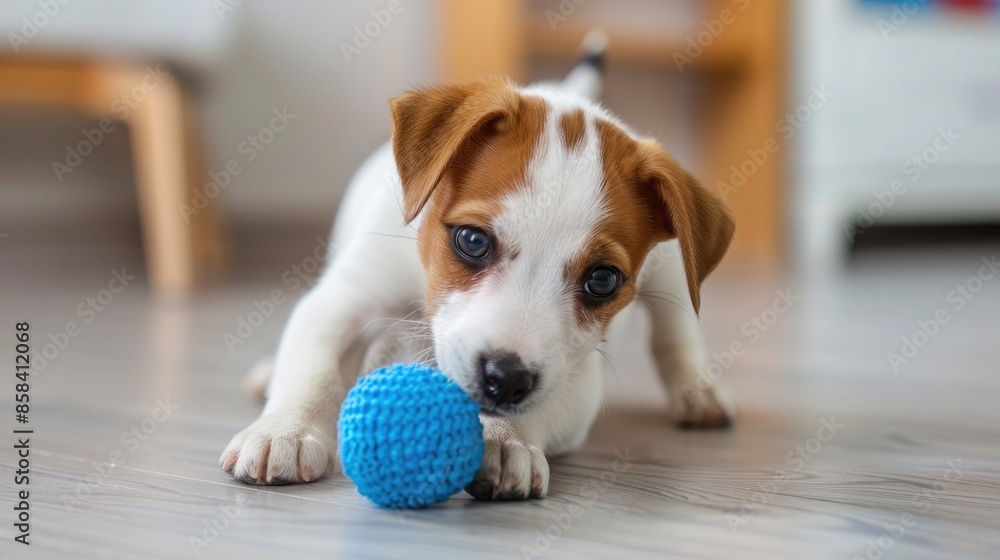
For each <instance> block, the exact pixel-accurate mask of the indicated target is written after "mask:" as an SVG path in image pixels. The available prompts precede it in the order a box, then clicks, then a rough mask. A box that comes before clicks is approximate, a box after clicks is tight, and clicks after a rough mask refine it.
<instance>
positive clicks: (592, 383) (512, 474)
mask: <svg viewBox="0 0 1000 560" xmlns="http://www.w3.org/2000/svg"><path fill="white" fill-rule="evenodd" d="M556 391H557V392H556V393H555V394H554V395H552V397H551V398H550V399H549V401H548V402H546V403H545V404H543V405H542V406H541V407H539V408H537V409H535V410H532V411H530V412H528V413H527V414H523V415H521V416H514V417H509V418H507V417H504V418H501V417H492V416H483V417H482V421H483V428H484V429H483V439H484V440H485V444H486V449H485V452H484V454H483V465H482V467H481V468H480V469H479V474H478V475H477V476H476V480H475V481H473V482H472V483H471V484H469V485H468V486H467V487H466V488H465V490H466V492H468V493H469V494H471V495H472V496H474V497H475V498H476V499H479V500H523V499H526V498H542V497H544V496H545V494H546V493H548V491H549V463H548V460H547V459H546V456H556V455H560V454H563V453H567V452H569V451H572V450H573V449H576V448H577V447H579V446H580V444H581V443H583V440H584V439H585V438H586V437H587V432H588V431H589V430H590V425H591V423H593V421H594V417H595V416H596V414H597V410H598V409H599V408H600V404H601V376H600V368H599V367H598V362H597V352H593V353H592V354H591V355H590V356H588V357H587V358H586V359H585V360H584V361H583V363H581V364H579V365H578V366H577V367H576V368H574V369H572V370H571V373H570V374H569V376H568V378H567V379H566V380H565V381H564V382H563V384H562V386H561V387H559V388H557V389H556Z"/></svg>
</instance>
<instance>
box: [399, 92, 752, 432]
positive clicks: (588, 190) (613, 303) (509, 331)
mask: <svg viewBox="0 0 1000 560" xmlns="http://www.w3.org/2000/svg"><path fill="white" fill-rule="evenodd" d="M392 120H393V136H392V144H393V151H394V153H395V157H396V164H397V167H398V169H399V174H400V179H401V181H402V189H403V211H404V214H405V219H406V221H408V222H409V221H413V220H418V221H419V225H418V228H419V234H418V244H419V249H420V257H421V260H422V262H423V265H424V269H425V273H426V280H427V282H426V286H427V288H426V290H427V293H426V308H427V311H428V313H430V314H432V315H433V319H432V330H433V335H434V343H435V352H436V357H437V362H438V366H439V367H440V368H441V370H442V371H443V372H444V373H445V374H446V375H448V376H449V377H451V378H452V379H453V380H454V381H456V382H457V383H458V384H459V385H461V386H462V387H463V388H464V389H465V391H466V392H467V393H469V395H470V396H472V397H473V398H475V399H476V400H477V401H478V402H479V403H480V404H481V405H482V407H483V410H484V411H486V412H487V413H493V414H499V415H515V414H520V413H523V412H525V411H527V410H529V409H531V408H532V407H534V406H536V405H538V404H539V403H541V402H544V401H545V399H546V398H548V397H549V396H550V395H551V394H553V392H554V390H555V389H556V388H557V387H559V386H560V385H562V384H563V383H565V382H566V377H567V376H568V375H569V374H570V371H571V370H572V368H573V367H574V366H576V365H577V364H578V363H579V362H580V361H581V360H582V359H583V358H584V357H585V356H587V355H588V354H589V353H590V352H592V351H593V350H594V348H595V346H596V345H597V343H598V342H600V340H601V337H602V336H603V333H604V331H605V329H606V327H607V326H608V323H609V322H610V320H611V318H612V317H613V316H614V315H615V314H616V313H617V312H618V311H620V310H621V309H622V308H623V307H625V306H626V305H627V304H628V303H629V302H630V301H631V300H632V298H633V297H634V296H635V293H636V279H637V278H638V276H639V271H640V268H641V267H642V264H643V261H644V260H645V258H646V255H647V253H648V252H649V250H650V249H651V248H652V247H653V246H654V245H655V244H656V243H658V242H661V241H665V240H668V239H673V238H676V239H678V241H679V244H680V247H681V252H682V254H683V258H684V262H685V267H686V271H687V284H688V290H689V293H690V296H691V302H692V306H693V308H694V309H695V311H697V309H698V307H699V286H700V284H701V281H702V279H704V277H705V276H706V275H707V274H708V273H709V272H710V271H711V270H712V269H713V268H714V267H715V266H716V264H718V262H719V260H720V259H721V258H722V255H723V253H724V252H725V250H726V247H727V246H728V244H729V241H730V238H731V237H732V233H733V220H732V218H731V217H730V215H729V213H728V211H727V210H726V208H725V206H724V205H723V204H722V203H721V202H720V201H718V200H717V199H716V198H715V197H714V196H713V195H712V194H710V193H709V192H708V191H706V190H705V189H704V188H702V187H701V185H699V184H698V183H697V181H695V179H694V178H693V177H692V176H691V175H690V174H689V173H687V172H686V171H684V170H683V169H681V168H680V167H679V166H678V165H677V163H676V162H675V161H674V160H673V159H672V158H671V157H670V156H668V155H667V154H666V153H665V152H664V151H663V149H662V148H661V147H660V146H659V145H658V144H657V143H655V142H653V141H651V140H640V139H635V138H633V137H632V136H631V135H630V134H629V133H627V132H626V131H625V130H624V129H623V128H622V127H621V126H620V125H619V124H617V121H615V120H614V118H613V117H611V116H610V115H608V114H607V113H606V112H605V111H604V110H603V109H600V108H599V107H597V106H595V105H593V104H590V103H589V102H587V101H584V100H580V99H575V98H569V97H565V96H563V95H562V94H559V93H558V92H555V91H544V90H537V89H526V90H518V89H516V88H515V87H514V86H512V85H511V84H509V83H508V82H506V81H502V80H486V81H481V82H475V83H471V84H466V85H460V86H452V87H441V88H433V89H427V90H421V91H415V92H411V93H407V94H405V95H403V96H402V97H399V98H397V99H394V100H393V101H392Z"/></svg>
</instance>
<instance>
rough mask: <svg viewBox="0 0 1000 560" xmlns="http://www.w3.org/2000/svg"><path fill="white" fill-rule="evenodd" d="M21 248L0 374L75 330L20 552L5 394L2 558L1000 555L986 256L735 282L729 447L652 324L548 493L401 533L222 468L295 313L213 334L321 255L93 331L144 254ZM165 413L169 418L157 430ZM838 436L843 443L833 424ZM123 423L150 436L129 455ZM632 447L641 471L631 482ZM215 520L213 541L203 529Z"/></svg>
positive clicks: (467, 506) (45, 385)
mask: <svg viewBox="0 0 1000 560" xmlns="http://www.w3.org/2000/svg"><path fill="white" fill-rule="evenodd" d="M11 241H16V240H10V239H8V240H5V242H4V243H5V246H2V247H0V253H3V252H5V251H6V253H4V254H3V255H0V259H6V260H0V264H2V266H3V268H2V270H0V275H2V276H0V280H2V282H3V284H2V292H0V298H2V314H0V338H2V339H3V340H6V341H7V342H5V343H3V344H2V345H0V355H2V357H3V358H2V360H3V363H4V364H5V370H6V371H8V372H9V371H11V370H12V368H10V367H9V366H10V365H11V364H12V363H13V358H12V349H13V346H14V343H13V324H14V322H15V320H21V319H28V320H30V321H31V323H32V331H31V332H32V334H33V341H34V344H35V346H36V348H37V347H38V346H39V345H41V344H43V343H47V342H48V339H49V336H48V335H49V334H50V333H53V334H55V333H57V332H59V331H61V330H62V329H63V328H64V325H65V324H66V322H68V321H75V322H77V323H78V324H79V325H80V327H81V329H80V330H81V332H80V334H79V335H78V336H76V337H74V338H72V339H70V341H69V344H68V345H67V346H66V348H65V349H62V350H60V351H59V352H58V355H57V356H56V357H55V358H53V359H51V360H49V364H48V365H47V366H46V367H45V368H44V369H43V370H41V371H37V372H36V373H34V374H33V376H32V378H31V379H32V394H31V396H32V401H31V405H32V408H31V426H32V427H33V428H34V429H35V434H34V435H33V436H32V440H31V441H32V467H31V469H32V477H31V486H30V490H31V497H32V506H31V507H32V509H31V513H32V518H31V523H32V524H31V541H32V545H31V547H30V549H26V548H25V547H23V546H21V545H15V544H14V543H13V542H12V540H11V539H12V537H13V532H12V531H13V529H12V525H11V523H12V522H13V511H12V509H11V505H10V504H12V498H13V494H14V490H13V489H12V488H13V484H12V482H13V477H12V475H11V474H10V473H11V471H12V466H13V464H14V456H13V452H12V440H11V436H10V430H11V429H13V428H14V427H15V423H14V420H13V411H12V406H13V402H12V401H13V399H12V394H13V379H12V376H11V375H8V376H7V378H6V379H7V381H5V382H4V384H3V386H2V389H0V400H2V402H3V404H4V406H3V408H2V409H0V410H3V411H5V413H4V415H3V417H2V419H0V423H2V424H3V426H4V430H3V431H4V433H6V434H8V435H7V436H5V439H4V442H3V452H2V460H0V465H2V469H3V472H4V474H3V476H2V477H0V493H2V495H3V498H4V500H3V503H4V504H5V505H4V507H3V508H2V513H0V557H3V556H5V555H6V556H8V557H10V558H47V557H63V556H65V557H75V556H78V555H79V556H83V557H108V558H136V557H144V558H183V557H195V556H197V557H204V558H265V557H285V558H309V557H315V558H331V557H414V558H415V557H427V558H443V557H448V556H452V555H455V556H464V557H469V556H471V555H475V556H476V557H490V558H492V557H497V558H521V557H545V558H589V557H628V558H637V557H659V558H663V557H695V558H741V559H752V558H844V559H849V558H854V557H856V556H855V555H857V556H860V557H862V558H867V557H871V558H875V557H877V555H879V552H881V557H882V558H886V559H889V558H898V559H912V558H944V557H947V558H996V557H997V556H996V550H997V547H998V545H1000V487H998V486H1000V446H998V443H1000V425H998V420H1000V407H998V406H997V402H998V400H1000V375H998V373H1000V371H998V370H1000V367H998V364H1000V360H998V349H1000V277H997V278H995V279H993V280H992V281H989V282H986V283H985V284H984V287H983V288H982V290H981V291H980V292H979V293H978V294H976V296H975V297H974V299H972V300H971V301H969V302H968V303H967V304H966V305H965V306H964V308H962V309H960V310H956V309H955V304H953V303H951V302H949V301H948V299H947V298H948V292H949V291H950V290H952V289H953V288H955V285H956V284H957V283H965V282H966V281H967V280H968V279H969V278H970V277H971V276H973V275H975V274H976V272H977V271H978V270H979V267H980V263H979V259H980V257H982V256H989V255H992V254H993V252H994V251H992V250H985V249H984V250H983V251H981V252H978V253H977V252H972V253H968V254H965V253H962V254H953V255H950V256H948V257H947V258H946V259H942V258H935V259H930V258H924V257H914V258H906V259H895V260H886V259H872V260H870V261H869V262H865V263H862V265H861V266H859V267H858V268H857V269H856V270H855V271H854V272H852V273H851V274H849V275H845V276H843V277H838V278H826V279H825V281H820V282H805V281H803V280H794V279H783V278H778V277H773V276H766V275H752V274H748V273H746V272H744V271H741V270H738V269H734V268H729V269H725V270H723V271H722V272H720V273H719V274H718V275H717V276H716V277H714V278H713V279H712V280H711V281H710V283H709V285H708V287H707V289H706V292H705V295H704V298H703V299H704V301H705V308H704V311H703V314H702V316H703V322H704V324H705V328H706V330H707V331H708V333H709V338H710V340H711V345H712V348H713V349H715V350H717V351H721V350H723V349H725V348H728V347H730V346H731V345H732V344H733V343H740V344H742V346H743V347H744V348H745V352H744V353H743V355H741V356H738V357H736V358H735V359H734V360H733V361H732V363H731V365H730V366H729V368H728V369H727V371H726V373H725V378H726V379H728V380H729V381H730V382H731V385H732V386H733V387H734V388H735V390H736V392H737V394H738V395H739V397H740V401H741V404H742V408H743V410H742V415H741V416H740V417H739V419H738V420H737V422H736V424H735V426H734V428H733V429H731V430H729V431H726V432H696V431H678V430H675V429H673V428H671V427H670V426H669V425H668V420H667V411H666V405H665V402H666V401H665V397H664V394H663V391H662V390H661V389H660V388H659V387H658V386H657V384H656V381H655V377H654V375H653V374H652V373H651V371H650V370H649V364H648V362H647V361H644V359H636V358H634V356H641V352H640V351H641V347H640V342H641V338H642V337H641V334H640V333H641V330H637V331H636V333H637V334H636V336H634V337H632V338H633V339H634V341H635V347H634V348H633V349H632V350H631V351H628V352H625V355H624V356H616V357H615V358H614V365H615V372H614V373H609V375H608V376H607V385H608V387H609V397H608V403H607V406H606V409H605V411H604V413H603V415H602V417H601V418H600V420H599V421H598V423H597V425H596V427H595V428H594V430H593V432H592V436H591V438H590V440H589V442H588V443H587V445H586V446H585V447H584V448H583V449H582V450H580V451H579V452H577V453H574V454H572V455H570V456H568V457H565V458H563V459H559V460H557V461H555V462H554V464H553V468H552V484H551V490H550V496H549V497H548V498H547V499H545V500H542V501H531V502H524V503H494V504H488V503H476V502H473V501H472V500H470V499H469V498H468V497H467V496H464V495H462V496H457V497H455V498H453V499H452V500H451V501H450V502H448V503H447V504H445V505H443V506H441V507H435V508H433V509H430V510H427V511H420V512H412V513H407V514H405V515H401V514H398V513H394V512H390V511H383V510H379V509H376V508H374V507H372V506H371V505H369V504H368V503H366V502H365V501H364V499H362V498H361V497H360V496H359V495H357V493H356V492H355V491H354V489H353V488H352V486H351V484H350V483H349V482H348V481H346V480H345V479H343V478H342V477H340V476H332V477H328V478H325V479H323V480H321V481H319V482H317V483H313V484H308V485H301V486H286V487H279V488H257V487H251V486H246V485H243V484H241V483H238V482H235V481H233V480H232V479H231V478H230V477H229V476H228V475H226V474H225V473H224V472H222V470H221V469H220V468H219V467H217V466H216V460H217V458H218V456H219V453H220V452H221V450H222V448H223V447H224V446H225V445H226V443H227V442H228V441H229V438H230V437H231V436H232V435H233V434H234V433H236V432H237V431H239V430H240V429H242V428H243V427H245V426H246V425H247V424H248V423H249V422H250V421H251V420H252V419H253V418H254V417H255V416H256V414H257V413H258V410H259V405H258V404H257V403H255V402H253V401H252V400H251V399H249V398H247V397H246V396H244V394H242V393H241V391H240V389H239V385H240V382H241V379H242V376H243V374H244V372H245V371H246V370H247V368H248V367H249V366H250V365H251V364H252V363H253V361H254V360H255V359H256V358H258V357H260V356H263V355H266V354H268V353H271V352H273V349H274V346H275V342H276V339H277V337H278V334H279V332H280V330H281V328H282V325H283V323H284V320H285V318H286V317H287V315H288V313H289V312H290V310H291V303H289V302H287V301H286V302H285V303H284V304H281V305H278V306H276V309H275V310H274V312H273V314H272V315H271V316H270V317H268V318H266V319H265V320H264V321H263V323H262V324H260V326H258V327H256V328H255V329H254V330H253V332H252V333H251V336H250V337H249V338H248V339H247V340H246V342H245V343H244V344H242V345H240V346H238V347H237V348H236V349H235V351H234V352H233V353H230V352H229V350H228V349H227V347H226V343H225V341H224V338H223V333H225V332H227V331H229V332H234V331H235V329H236V327H237V324H238V321H239V318H240V317H246V316H247V314H248V313H250V312H251V311H253V310H254V302H255V301H262V300H264V299H265V298H267V296H268V294H269V292H270V291H271V290H274V289H279V290H282V292H283V295H284V296H286V297H288V298H289V299H294V298H295V297H296V296H297V295H298V294H299V293H301V292H300V291H299V292H296V291H293V290H292V286H290V285H289V284H285V283H283V282H282V280H281V273H282V271H284V270H286V269H289V268H290V267H291V266H292V265H295V264H301V263H302V260H301V259H302V258H303V257H305V253H302V254H298V253H295V252H290V253H288V254H287V255H282V256H279V257H276V258H273V259H270V260H269V261H268V262H267V265H266V267H265V270H267V272H265V273H261V274H258V276H259V277H260V279H259V280H246V277H243V281H242V282H239V283H237V285H232V286H227V287H219V288H216V289H214V290H212V291H211V292H209V293H205V294H203V295H201V296H199V297H197V298H195V299H194V300H192V301H190V302H186V303H174V304H170V303H163V302H161V303H157V302H155V301H154V300H152V299H151V298H150V297H149V295H148V293H147V290H146V288H145V285H144V283H143V280H142V277H141V275H140V277H139V278H137V279H136V280H135V281H134V282H133V283H132V284H130V285H129V287H127V288H126V289H125V290H124V291H123V292H122V293H120V294H117V295H115V296H114V298H113V301H111V302H110V303H109V304H108V305H106V306H105V308H104V309H103V311H101V312H99V313H95V314H94V315H93V316H92V319H93V320H92V321H90V322H89V323H88V322H86V319H87V318H88V317H91V316H90V315H87V314H86V312H84V314H83V315H81V314H78V307H79V306H80V305H81V304H84V306H86V302H87V300H86V298H87V297H95V296H96V295H97V294H98V292H99V291H100V290H101V288H102V287H104V286H105V285H106V284H107V282H108V280H110V278H111V272H110V270H111V269H112V268H116V269H117V268H120V267H121V266H123V265H124V266H125V267H126V271H127V272H128V273H132V272H139V271H140V266H139V265H138V264H136V262H135V261H134V255H132V256H131V257H130V256H126V257H118V256H115V255H113V254H106V253H99V252H98V253H88V252H85V251H83V250H80V251H74V252H73V254H71V255H68V256H61V257H59V258H57V259H56V258H53V259H50V260H45V259H43V258H42V257H39V256H36V255H32V254H31V252H30V251H27V256H26V255H25V251H22V254H21V255H20V257H21V258H20V260H16V259H14V257H15V256H17V248H16V247H12V246H11V243H10V242H11ZM14 245H16V244H14ZM24 263H27V265H28V266H22V265H23V264H24ZM786 288H789V289H790V290H791V292H792V294H793V295H794V296H798V297H799V298H800V299H798V300H797V301H795V303H794V304H793V305H792V306H791V308H790V309H789V310H788V311H787V312H785V313H782V314H776V315H775V318H776V320H775V322H774V325H773V326H772V327H770V328H768V330H767V332H762V333H760V334H759V336H756V335H754V334H753V332H752V331H751V329H750V328H744V323H746V322H747V321H749V320H751V318H752V317H754V316H760V315H762V314H767V313H768V312H767V310H768V309H769V308H770V307H771V306H772V302H773V300H774V299H775V298H776V297H777V296H776V295H775V294H774V291H775V290H776V289H786ZM938 309H945V310H946V312H947V313H948V317H949V321H948V323H947V324H944V325H943V326H942V327H941V328H940V331H939V332H938V333H937V334H936V335H935V336H933V337H930V339H929V341H928V342H927V344H926V345H924V346H923V347H922V348H920V349H919V351H918V352H917V354H916V356H914V357H913V359H912V360H910V362H909V363H908V364H905V365H903V366H902V367H901V368H900V369H899V371H896V372H894V371H893V369H892V368H891V367H890V364H889V360H888V358H887V353H888V352H892V351H897V352H898V351H899V347H900V345H901V337H903V336H912V333H913V332H914V331H915V330H917V329H918V328H919V327H918V324H917V322H918V321H921V320H927V319H929V318H932V317H933V316H934V314H935V312H936V311H937V310H938ZM637 328H638V329H641V328H642V326H641V325H639V326H638V327H637ZM56 338H58V336H57V337H56ZM722 361H725V362H726V363H729V362H728V360H726V359H724V358H723V359H722ZM160 402H169V403H170V404H172V405H176V410H175V411H173V412H172V413H170V414H169V415H164V414H162V413H161V412H159V413H158V412H157V410H156V409H157V407H158V404H157V403H160ZM156 416H158V417H159V419H160V420H161V421H157V420H155V419H154V417H156ZM830 423H835V424H837V425H839V426H841V427H838V428H836V433H835V434H830V433H829V432H828V431H825V430H823V429H821V428H822V427H823V426H824V425H825V424H830ZM133 427H137V429H138V430H139V431H140V433H143V432H142V431H143V430H144V429H145V430H146V432H148V434H147V433H143V436H142V437H143V438H145V439H144V441H136V440H133V439H131V438H130V437H128V436H126V437H125V438H124V439H123V435H124V434H127V433H128V432H129V430H131V429H132V428H133ZM821 439H822V440H825V441H820V440H821ZM800 449H801V454H800V455H796V453H797V450H800ZM117 454H120V455H121V457H120V458H117V457H116V458H117V460H116V461H115V463H116V464H115V466H114V467H110V466H109V465H108V463H109V458H111V457H113V456H115V455H117ZM617 454H622V455H628V456H629V457H632V459H631V460H630V464H629V465H628V466H627V467H623V466H622V465H621V464H619V465H617V470H618V471H620V472H616V465H615V458H616V455H617ZM213 522H214V523H216V524H217V526H218V527H220V528H221V530H220V531H218V532H216V531H215V530H214V529H211V530H210V529H207V527H209V526H210V525H211V524H212V523H213ZM193 539H202V541H200V542H198V541H194V540H193ZM878 546H881V547H883V548H884V549H885V550H884V551H873V552H871V553H870V552H869V549H870V548H871V547H878Z"/></svg>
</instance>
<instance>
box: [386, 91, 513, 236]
mask: <svg viewBox="0 0 1000 560" xmlns="http://www.w3.org/2000/svg"><path fill="white" fill-rule="evenodd" d="M519 101H520V98H519V97H518V95H517V93H516V91H515V90H514V88H513V87H512V86H511V85H510V83H509V82H507V81H506V80H503V79H499V78H490V79H484V80H480V81H476V82H470V83H467V84H460V85H454V86H444V87H436V88H428V89H422V90H416V91H411V92H407V93H405V94H403V95H401V96H400V97H397V98H395V99H393V100H392V101H390V103H389V105H390V110H391V113H392V151H393V154H394V155H395V157H396V167H397V168H398V169H399V178H400V181H401V182H402V184H403V217H404V219H405V220H406V223H410V222H411V221H413V219H414V218H416V217H417V215H418V214H419V213H420V210H421V209H423V207H424V205H425V204H427V201H428V200H429V199H430V197H431V194H432V193H433V192H434V190H435V188H437V186H438V183H439V182H440V181H441V178H442V177H443V176H444V174H445V171H446V170H447V169H448V167H449V166H450V165H451V164H452V163H453V162H454V161H455V158H456V156H457V155H458V153H459V151H460V150H461V149H462V148H463V147H465V146H467V145H469V144H470V143H479V144H483V143H485V142H486V141H487V140H488V138H489V136H490V134H494V133H497V132H500V131H502V130H503V129H504V128H505V126H507V125H509V124H510V121H511V119H512V118H513V116H514V114H515V113H516V111H517V108H518V105H519Z"/></svg>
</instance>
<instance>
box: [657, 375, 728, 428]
mask: <svg viewBox="0 0 1000 560" xmlns="http://www.w3.org/2000/svg"><path fill="white" fill-rule="evenodd" d="M670 416H671V417H672V419H673V421H674V424H676V425H677V426H679V427H681V428H728V427H729V426H730V425H731V424H732V423H733V420H735V419H736V401H735V399H734V398H733V396H732V393H731V392H730V391H729V389H728V388H727V387H726V386H725V385H722V384H721V383H718V382H716V383H715V384H713V385H712V386H710V387H709V388H707V389H700V388H698V387H696V386H694V385H685V386H683V387H678V388H676V389H674V390H671V391H670Z"/></svg>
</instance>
